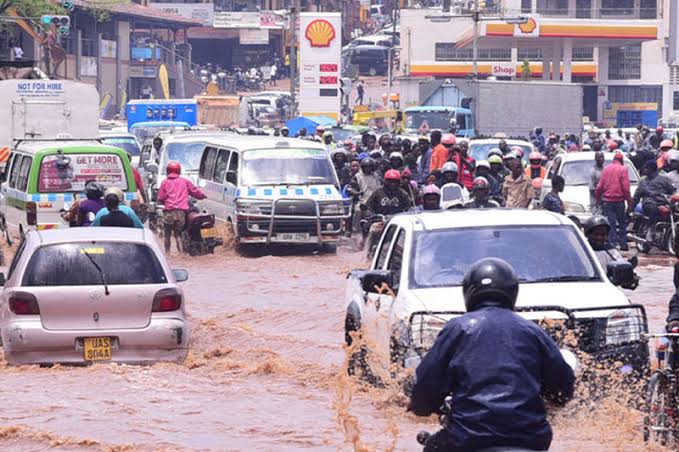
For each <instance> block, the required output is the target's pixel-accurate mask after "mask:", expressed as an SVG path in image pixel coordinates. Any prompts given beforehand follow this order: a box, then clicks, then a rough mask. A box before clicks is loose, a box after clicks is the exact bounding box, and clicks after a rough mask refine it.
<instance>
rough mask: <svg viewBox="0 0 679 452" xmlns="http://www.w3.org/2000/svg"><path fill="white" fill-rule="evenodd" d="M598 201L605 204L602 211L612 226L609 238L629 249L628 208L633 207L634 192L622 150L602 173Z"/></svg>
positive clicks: (610, 240)
mask: <svg viewBox="0 0 679 452" xmlns="http://www.w3.org/2000/svg"><path fill="white" fill-rule="evenodd" d="M594 197H595V198H596V200H597V203H602V204H603V209H602V213H603V215H604V216H605V217H606V218H607V219H608V222H609V223H610V225H611V228H610V230H609V232H608V240H609V242H610V243H611V245H614V246H616V245H617V246H618V247H619V248H620V249H621V250H623V251H627V250H628V247H627V215H626V209H625V202H627V210H629V209H631V208H632V204H633V203H632V194H631V192H630V182H629V173H628V172H627V168H626V167H625V157H624V156H623V154H622V152H616V154H615V157H613V163H611V164H610V165H608V166H607V167H606V168H604V170H603V171H602V173H601V179H600V180H599V183H598V184H597V186H596V190H595V191H594Z"/></svg>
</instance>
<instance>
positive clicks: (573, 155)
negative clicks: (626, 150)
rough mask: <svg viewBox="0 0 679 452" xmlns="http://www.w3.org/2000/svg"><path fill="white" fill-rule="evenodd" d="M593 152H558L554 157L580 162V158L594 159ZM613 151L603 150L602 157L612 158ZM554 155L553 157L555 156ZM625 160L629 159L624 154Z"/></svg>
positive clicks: (565, 160)
mask: <svg viewBox="0 0 679 452" xmlns="http://www.w3.org/2000/svg"><path fill="white" fill-rule="evenodd" d="M594 154H595V153H594V152H591V151H585V152H560V153H559V154H557V155H556V157H561V158H562V159H563V161H564V163H566V162H580V161H582V160H587V161H592V162H593V161H594ZM614 155H615V153H613V152H604V159H606V160H613V157H614ZM556 157H555V158H556ZM625 161H626V162H630V160H629V159H628V158H627V157H626V156H625Z"/></svg>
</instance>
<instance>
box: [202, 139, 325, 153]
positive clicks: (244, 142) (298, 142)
mask: <svg viewBox="0 0 679 452" xmlns="http://www.w3.org/2000/svg"><path fill="white" fill-rule="evenodd" d="M207 143H208V144H210V145H216V146H225V147H231V148H236V149H238V150H241V151H246V150H250V149H267V148H269V149H271V148H277V147H280V148H282V149H286V148H302V149H323V150H325V146H324V145H322V144H321V143H319V142H317V141H311V140H302V139H299V138H284V137H272V136H264V135H233V136H223V137H213V138H211V139H209V140H207Z"/></svg>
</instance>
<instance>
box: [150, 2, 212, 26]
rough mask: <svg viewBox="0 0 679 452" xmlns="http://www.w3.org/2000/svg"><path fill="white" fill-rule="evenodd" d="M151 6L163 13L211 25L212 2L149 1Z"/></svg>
mask: <svg viewBox="0 0 679 452" xmlns="http://www.w3.org/2000/svg"><path fill="white" fill-rule="evenodd" d="M148 5H149V6H150V7H151V8H155V9H159V10H160V11H161V12H163V13H165V14H173V15H175V16H181V17H186V18H187V19H194V20H199V21H201V22H203V23H204V24H205V25H212V20H213V17H214V7H213V4H212V3H150V2H149V4H148Z"/></svg>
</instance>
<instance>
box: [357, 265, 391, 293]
mask: <svg viewBox="0 0 679 452" xmlns="http://www.w3.org/2000/svg"><path fill="white" fill-rule="evenodd" d="M383 284H386V285H388V286H389V287H392V286H393V285H394V277H393V274H392V273H391V270H371V271H368V272H365V273H364V274H363V276H362V277H361V287H362V288H363V291H364V292H372V293H379V288H380V287H382V285H383Z"/></svg>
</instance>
